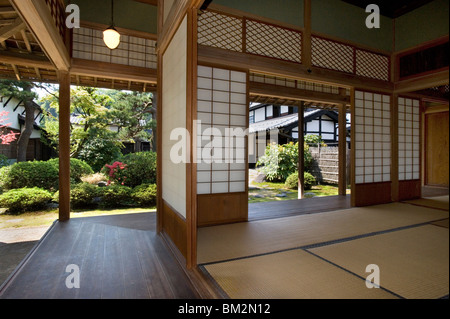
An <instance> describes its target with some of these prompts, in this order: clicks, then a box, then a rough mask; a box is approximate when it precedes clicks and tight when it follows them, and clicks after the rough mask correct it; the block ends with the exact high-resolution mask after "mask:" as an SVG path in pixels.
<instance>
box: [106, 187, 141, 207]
mask: <svg viewBox="0 0 450 319" xmlns="http://www.w3.org/2000/svg"><path fill="white" fill-rule="evenodd" d="M98 190H99V194H98V196H99V197H101V198H102V200H101V203H100V206H101V207H105V208H116V207H127V206H133V205H134V202H133V199H132V196H131V194H132V191H133V189H132V188H130V187H127V186H122V185H110V186H106V187H101V188H99V189H98Z"/></svg>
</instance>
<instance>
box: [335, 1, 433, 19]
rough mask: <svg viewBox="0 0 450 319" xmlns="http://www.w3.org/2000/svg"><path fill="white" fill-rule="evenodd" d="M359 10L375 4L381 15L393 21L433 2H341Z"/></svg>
mask: <svg viewBox="0 0 450 319" xmlns="http://www.w3.org/2000/svg"><path fill="white" fill-rule="evenodd" d="M342 1H344V2H347V3H350V4H353V5H355V6H358V7H360V8H363V9H365V8H367V6H368V5H369V4H372V3H373V4H377V5H378V6H379V7H380V11H381V14H382V15H384V16H387V17H389V18H392V19H395V18H398V17H400V16H402V15H404V14H406V13H408V12H411V11H413V10H415V9H417V8H420V7H421V6H423V5H425V4H427V3H430V2H432V1H433V0H376V1H374V0H342Z"/></svg>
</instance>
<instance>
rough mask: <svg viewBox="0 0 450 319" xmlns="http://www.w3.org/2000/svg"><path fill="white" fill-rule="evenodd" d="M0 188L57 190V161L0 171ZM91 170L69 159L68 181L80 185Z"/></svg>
mask: <svg viewBox="0 0 450 319" xmlns="http://www.w3.org/2000/svg"><path fill="white" fill-rule="evenodd" d="M0 172H1V173H0V176H1V177H0V187H2V188H3V189H5V190H10V189H18V188H24V187H28V188H33V187H38V188H43V189H46V190H49V191H51V192H54V191H56V190H57V189H58V188H59V159H58V158H55V159H51V160H49V161H33V162H20V163H15V164H13V165H11V166H6V167H2V168H1V169H0ZM92 173H93V170H92V168H91V167H90V166H89V165H88V164H86V163H85V162H83V161H80V160H77V159H73V158H72V159H70V179H71V182H72V183H80V182H81V177H82V176H83V175H89V174H92Z"/></svg>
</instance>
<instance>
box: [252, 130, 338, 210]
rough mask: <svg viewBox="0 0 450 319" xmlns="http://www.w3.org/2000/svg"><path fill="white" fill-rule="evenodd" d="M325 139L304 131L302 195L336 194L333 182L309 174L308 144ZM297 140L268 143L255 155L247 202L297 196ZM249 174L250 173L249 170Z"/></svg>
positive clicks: (323, 144) (310, 170) (310, 166)
mask: <svg viewBox="0 0 450 319" xmlns="http://www.w3.org/2000/svg"><path fill="white" fill-rule="evenodd" d="M318 143H320V144H321V145H322V146H323V147H326V145H325V143H323V141H322V140H321V137H320V136H317V135H306V136H305V144H304V150H305V151H304V170H305V171H304V183H305V184H304V190H305V193H304V197H305V198H309V197H322V196H334V195H338V192H339V190H338V187H337V185H332V184H323V183H318V181H317V180H316V178H315V177H314V176H313V174H312V169H311V168H312V164H313V161H314V159H313V156H312V155H311V152H310V150H309V145H310V144H314V145H317V144H318ZM298 154H299V153H298V143H293V142H291V143H288V144H284V145H278V144H271V145H268V146H267V148H266V151H265V154H264V156H262V157H261V158H259V160H258V162H257V164H256V169H255V170H253V172H252V173H253V174H254V175H255V176H258V175H259V176H263V179H261V178H255V179H254V180H253V181H251V184H250V187H249V203H258V202H268V201H281V200H292V199H298ZM250 175H251V174H250Z"/></svg>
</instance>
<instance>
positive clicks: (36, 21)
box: [11, 0, 70, 71]
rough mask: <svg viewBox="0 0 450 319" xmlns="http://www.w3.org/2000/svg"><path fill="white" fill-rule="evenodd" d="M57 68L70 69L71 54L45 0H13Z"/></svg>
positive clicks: (15, 6)
mask: <svg viewBox="0 0 450 319" xmlns="http://www.w3.org/2000/svg"><path fill="white" fill-rule="evenodd" d="M11 4H12V5H13V6H14V8H15V9H16V10H17V12H18V13H19V15H20V16H21V18H22V19H23V21H25V22H26V24H27V25H28V28H29V30H31V32H32V33H33V34H34V36H35V38H36V39H37V41H38V42H39V44H40V46H41V48H42V49H43V50H44V51H45V52H46V54H47V56H48V58H49V59H50V60H51V61H52V62H53V64H54V65H55V67H56V69H58V70H61V71H69V69H70V55H69V51H68V50H67V47H66V45H65V43H64V39H63V38H62V37H61V34H60V33H59V30H58V29H57V28H56V26H55V23H54V20H53V17H52V15H51V12H50V9H49V7H48V6H47V4H46V2H45V1H40V0H11Z"/></svg>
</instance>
